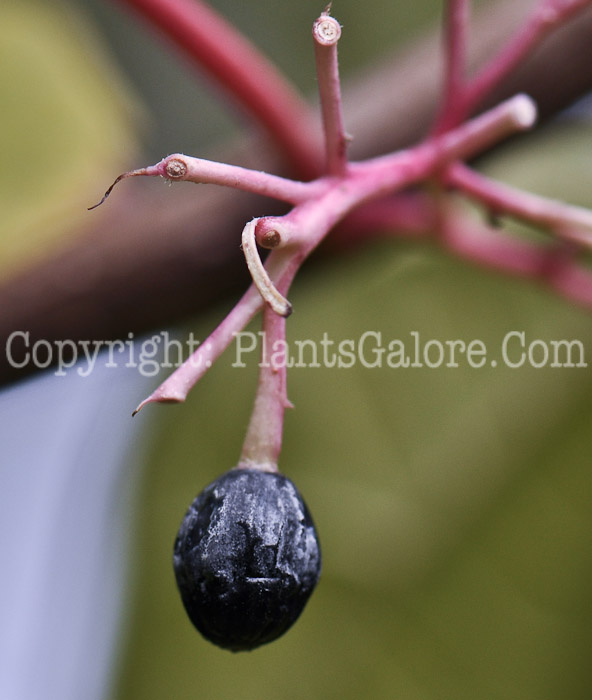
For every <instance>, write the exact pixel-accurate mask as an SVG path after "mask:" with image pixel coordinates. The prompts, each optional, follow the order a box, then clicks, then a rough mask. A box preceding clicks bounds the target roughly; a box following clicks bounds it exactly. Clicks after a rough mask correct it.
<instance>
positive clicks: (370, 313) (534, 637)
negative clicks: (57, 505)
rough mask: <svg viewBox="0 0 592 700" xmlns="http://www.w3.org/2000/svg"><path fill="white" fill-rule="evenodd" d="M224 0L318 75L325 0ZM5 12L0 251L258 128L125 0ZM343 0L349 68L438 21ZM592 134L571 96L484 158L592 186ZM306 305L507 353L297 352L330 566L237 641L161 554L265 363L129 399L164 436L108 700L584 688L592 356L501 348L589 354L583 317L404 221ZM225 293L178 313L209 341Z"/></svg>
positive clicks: (320, 286) (298, 299) (302, 420)
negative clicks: (317, 39)
mask: <svg viewBox="0 0 592 700" xmlns="http://www.w3.org/2000/svg"><path fill="white" fill-rule="evenodd" d="M213 4H214V5H215V6H216V7H219V8H220V9H221V10H222V12H223V13H224V14H226V15H227V16H229V17H232V18H233V19H234V21H235V22H236V23H237V24H238V25H239V26H240V27H241V28H243V29H244V30H245V31H246V32H247V33H248V34H249V36H250V37H251V38H252V39H253V40H254V41H256V42H257V43H258V44H259V45H260V46H263V47H264V49H265V50H266V52H267V53H268V54H270V55H271V56H272V57H273V58H274V59H275V60H276V61H277V62H278V63H279V64H280V65H281V66H282V67H283V68H284V69H285V70H286V71H287V72H288V74H289V75H290V76H291V77H292V78H293V79H294V80H295V81H296V82H297V83H298V85H299V86H300V87H302V88H303V89H304V90H305V91H306V92H307V93H309V94H313V92H314V87H315V77H314V63H313V57H312V49H311V45H310V44H311V42H310V25H311V22H312V20H313V19H314V18H315V16H317V15H318V13H319V11H320V10H322V9H323V7H322V6H319V3H316V2H312V1H311V0H303V1H301V2H297V3H296V2H294V3H292V2H282V3H273V4H270V3H263V2H249V3H236V2H230V1H229V0H225V1H223V2H222V1H219V2H215V3H213ZM1 12H2V15H3V17H4V19H3V21H2V23H0V36H1V37H2V45H1V46H0V51H2V54H3V56H2V61H0V80H1V81H2V82H3V85H2V86H1V87H2V90H1V92H2V95H3V99H7V100H9V101H10V100H12V102H9V103H8V108H7V109H3V110H2V116H1V117H0V119H1V120H2V123H3V129H2V130H0V138H1V139H2V149H1V156H0V157H1V158H2V160H3V163H2V165H3V167H2V169H1V170H0V172H1V173H2V174H1V175H0V177H1V178H2V182H1V192H2V194H1V195H0V196H1V197H2V199H1V203H2V210H3V212H4V216H3V221H2V222H1V224H0V225H1V230H0V246H1V247H0V251H1V254H2V257H1V258H0V260H1V262H2V265H3V266H4V268H5V269H8V270H12V269H14V268H15V267H16V268H18V267H19V266H20V265H22V264H24V262H25V261H26V260H30V259H31V256H38V255H41V254H42V252H43V250H44V249H47V250H49V249H51V246H56V245H59V244H60V243H61V242H62V240H63V235H64V231H65V230H66V228H67V229H68V230H70V229H71V227H70V226H68V227H64V226H62V225H61V224H62V222H63V221H64V220H66V219H67V220H68V221H72V219H71V218H70V217H76V216H78V217H81V207H83V206H86V205H88V203H89V202H90V203H92V202H93V201H95V200H96V194H97V192H99V193H100V192H102V191H103V190H104V185H105V182H109V181H110V180H111V179H112V175H113V174H114V173H115V174H117V173H118V172H120V170H121V166H122V165H123V167H127V166H132V167H135V166H136V162H135V161H133V162H130V161H131V160H132V158H135V159H137V158H140V159H141V162H144V159H147V160H146V162H150V161H151V158H154V157H160V156H162V155H164V154H166V153H169V152H173V151H187V152H193V153H200V152H202V151H204V150H205V151H207V152H208V154H209V155H213V154H214V153H215V146H216V144H217V143H218V142H221V141H222V140H223V139H224V138H226V137H227V136H228V135H229V134H232V133H233V132H236V131H238V130H240V129H241V128H242V123H241V120H240V119H238V118H236V116H233V115H232V114H230V115H229V113H228V111H227V109H226V107H225V105H224V104H220V103H218V101H217V100H216V98H215V95H214V93H213V92H212V91H211V90H210V89H209V86H208V85H207V83H205V82H201V81H194V80H193V74H192V73H191V72H190V71H187V70H186V69H185V68H184V67H183V65H182V64H180V63H179V62H178V61H177V59H176V58H175V56H174V55H169V54H167V52H166V50H165V48H164V46H161V45H159V44H157V43H155V42H154V39H153V37H152V35H151V34H150V33H149V32H144V30H143V28H141V27H138V26H137V24H136V23H135V22H134V21H133V20H132V19H131V17H130V16H129V15H127V14H126V13H124V12H123V11H122V10H121V8H120V7H119V6H118V5H117V4H116V3H102V2H92V3H86V2H78V3H74V2H71V3H70V4H67V5H66V4H62V3H61V2H60V3H57V2H56V3H51V4H47V3H42V2H33V1H32V0H26V1H23V0H21V1H20V2H10V1H9V2H6V3H4V5H3V8H2V10H1ZM333 12H334V14H335V16H337V17H338V18H339V19H340V21H341V22H342V24H343V25H344V34H343V38H342V42H341V45H340V57H341V63H342V67H343V72H344V73H345V74H346V75H347V74H348V73H349V74H351V73H352V72H355V71H356V70H358V69H359V68H360V67H361V66H362V65H364V64H366V63H368V62H371V61H372V60H373V59H374V57H375V56H377V55H381V54H383V53H384V52H385V51H386V50H387V49H388V48H391V47H392V46H393V45H394V44H395V43H396V42H399V41H403V40H409V38H410V37H411V36H412V35H413V34H414V33H415V32H417V31H420V30H421V29H423V28H426V27H428V26H430V25H431V24H433V23H435V22H436V21H438V19H439V12H440V3H439V2H434V1H432V2H430V1H429V0H421V1H418V2H410V1H407V0H405V1H404V2H400V3H393V2H387V1H386V0H380V1H376V2H374V1H373V2H372V3H371V4H370V5H369V4H368V3H366V4H362V3H358V2H354V0H340V1H339V3H334V6H333ZM19 32H20V33H19ZM31 47H35V48H37V49H39V52H38V53H34V52H32V51H31ZM99 47H100V48H99ZM90 49H92V50H90ZM74 58H75V60H73V59H74ZM15 71H20V73H16V72H15ZM35 77H36V80H33V78H35ZM50 78H51V80H53V82H51V81H50ZM5 95H6V96H7V97H6V98H5V97H4V96H5ZM171 105H173V107H172V108H171ZM140 114H141V115H142V116H138V115H140ZM221 115H225V116H221ZM33 117H34V119H33ZM32 120H33V121H32ZM346 121H347V115H346ZM591 136H592V126H591V123H590V121H589V120H588V121H586V120H585V119H583V118H582V117H579V118H575V117H572V118H568V117H564V118H562V119H560V120H557V121H556V123H554V124H553V125H551V126H549V127H546V128H545V129H544V130H542V131H541V133H539V134H536V135H534V136H532V137H530V138H525V139H523V140H521V141H520V142H517V143H515V144H513V145H512V146H511V147H508V148H506V149H502V150H500V152H499V153H497V154H496V155H495V156H494V157H491V158H489V159H488V160H487V161H486V162H484V163H483V168H484V169H485V170H486V171H488V172H490V173H491V174H493V175H495V176H496V177H499V178H500V179H502V180H504V181H506V182H511V183H513V184H518V185H521V186H524V187H527V188H531V189H533V190H534V191H536V192H539V193H542V194H549V195H553V196H555V197H562V198H565V199H568V200H569V201H571V202H574V203H578V204H583V205H588V206H592V195H591V193H590V188H589V182H590V181H591V177H592V139H591ZM140 151H143V153H144V154H145V155H141V156H138V155H137V154H138V153H139V152H140ZM134 153H135V154H136V155H132V154H134ZM34 158H37V160H36V161H34V160H33V159H34ZM21 159H23V160H22V161H21ZM15 160H16V162H17V163H19V162H25V163H27V164H28V166H27V168H25V169H23V168H22V167H18V168H15V167H13V164H14V163H15ZM32 163H38V166H37V167H31V164H32ZM73 173H75V174H76V176H73ZM136 186H138V187H141V186H142V185H141V183H140V182H139V183H136ZM32 205H33V206H32ZM264 213H265V212H261V214H264ZM41 233H43V236H42V235H41ZM163 235H165V234H163ZM238 236H239V232H238V231H237V241H238ZM291 301H292V302H293V304H294V307H295V310H296V313H294V315H293V316H292V317H291V318H290V321H289V324H288V333H289V339H290V340H296V339H309V338H310V339H316V340H320V339H321V337H322V336H323V333H327V334H328V336H329V337H330V338H332V339H334V340H335V341H336V342H339V341H340V340H343V339H348V338H353V339H357V338H359V337H360V336H361V335H362V334H363V333H364V332H366V331H376V332H380V333H382V336H383V339H384V341H385V342H388V341H390V340H393V339H400V340H402V341H403V342H404V343H405V345H406V346H407V347H408V348H409V349H411V348H412V336H411V335H410V334H411V333H412V332H413V331H416V332H418V333H419V335H420V337H421V338H422V339H424V340H429V339H436V340H439V341H441V342H445V341H446V340H454V339H462V340H464V341H465V342H467V343H468V342H470V341H471V340H473V339H480V340H482V341H483V342H484V343H485V345H486V346H487V348H488V352H489V355H488V357H489V358H491V359H496V360H497V362H498V364H497V367H491V366H490V364H489V362H488V364H487V366H486V367H484V368H482V369H472V368H470V367H468V366H467V365H466V363H464V362H462V361H461V363H460V365H461V366H460V367H459V368H445V367H440V368H434V369H429V368H423V369H414V368H408V369H390V368H383V369H377V368H375V369H369V368H364V367H362V366H359V365H358V366H356V367H354V368H351V369H341V370H339V369H336V368H335V369H326V368H325V369H323V368H316V369H315V368H302V369H294V370H292V371H291V372H290V374H289V395H290V398H291V400H292V402H293V403H294V405H295V410H293V411H290V412H289V413H288V414H287V419H286V436H285V445H284V450H283V454H282V459H281V465H280V466H281V469H282V471H283V472H284V473H286V474H287V475H288V476H290V477H291V478H292V479H293V480H294V482H295V483H296V484H297V486H298V487H299V489H300V490H301V492H302V493H303V495H304V497H305V499H306V501H307V503H308V505H309V507H310V509H311V511H312V513H313V516H314V518H315V520H316V524H317V528H318V530H319V533H320V537H321V543H322V547H323V556H324V562H323V563H324V568H323V576H322V580H321V583H320V585H319V587H318V589H317V591H316V593H315V594H314V595H313V597H312V598H311V600H310V602H309V604H308V606H307V608H306V610H305V612H304V613H303V615H302V618H301V619H300V620H299V622H298V623H297V624H296V625H295V627H294V628H293V629H292V630H291V631H290V632H289V633H287V634H286V635H285V637H283V638H282V639H281V640H279V641H277V642H275V643H273V644H271V645H269V646H267V647H263V648H261V649H259V650H256V651H254V652H252V653H247V654H239V655H233V654H230V653H228V652H225V651H222V650H219V649H217V648H215V647H213V646H211V645H210V644H208V643H207V642H205V641H203V640H202V639H201V638H200V637H199V636H198V635H197V633H196V632H195V631H194V630H193V628H192V627H191V625H190V623H189V622H188V620H187V619H186V617H185V615H184V612H183V610H182V606H181V603H180V600H179V598H178V595H177V593H176V590H175V586H174V580H173V573H172V566H171V553H172V543H173V540H174V537H175V534H176V530H177V528H178V526H179V523H180V520H181V518H182V516H183V513H184V511H185V509H186V507H187V506H188V504H189V502H190V501H191V500H192V499H193V497H194V496H195V494H196V493H197V492H198V491H200V490H201V488H203V486H204V485H205V484H206V483H208V482H209V481H211V480H212V479H214V478H216V476H218V475H219V474H220V473H221V472H222V471H224V470H226V469H228V468H229V467H231V466H232V465H233V464H235V463H236V460H237V457H238V454H239V451H240V447H241V444H242V439H243V436H244V430H245V427H246V424H247V420H248V416H249V412H250V408H251V402H252V397H253V392H254V387H255V381H256V361H255V358H252V359H251V361H250V364H249V367H248V368H247V369H237V368H233V367H232V363H233V362H234V359H235V355H234V350H233V349H232V348H231V349H230V350H229V351H228V352H227V353H226V354H225V355H224V356H223V357H222V358H221V359H220V360H219V362H218V364H217V365H216V366H215V367H214V368H213V369H212V371H211V372H210V373H209V374H208V375H206V377H205V378H204V379H203V380H202V382H201V383H200V384H199V385H198V386H197V387H196V389H195V390H194V391H193V393H192V395H191V397H190V398H189V400H188V401H187V402H186V403H185V404H184V405H182V406H173V407H152V408H148V409H146V410H145V411H144V412H143V414H141V415H140V416H139V417H138V418H137V419H136V420H145V421H146V435H145V439H146V440H147V441H148V442H149V443H150V445H151V448H150V450H149V453H150V454H149V459H148V463H147V464H146V465H145V470H144V474H143V480H142V484H141V489H140V493H139V497H138V503H139V508H138V512H137V513H136V514H135V515H134V518H133V521H134V528H135V530H134V532H135V542H136V545H135V552H136V557H135V560H134V561H133V562H132V564H133V566H132V569H133V588H132V591H131V594H130V596H129V619H127V620H125V621H124V631H123V633H122V642H121V663H120V667H119V669H118V671H119V673H118V682H117V689H116V692H115V696H114V697H115V698H116V700H140V698H141V699H142V700H156V699H159V700H160V699H161V698H163V697H169V698H175V700H186V699H189V698H200V699H203V700H219V699H220V700H221V699H225V700H226V699H228V698H241V699H244V700H251V699H252V700H255V699H257V700H267V699H269V700H271V699H272V698H273V699H274V700H276V699H277V698H282V699H286V700H300V699H303V698H340V699H342V700H343V699H347V698H360V697H369V698H393V697H396V698H401V700H437V699H438V700H439V699H442V700H443V699H447V700H451V699H453V698H454V700H464V699H465V698H466V700H475V699H476V698H486V699H488V700H497V699H498V698H499V700H502V699H503V700H508V699H509V698H520V700H531V699H532V700H554V699H557V700H560V699H561V700H564V699H565V698H570V699H580V698H581V699H582V700H583V699H584V698H589V697H590V688H591V687H592V677H591V676H592V671H591V669H592V664H591V658H590V656H591V655H590V649H592V594H591V590H592V508H591V505H592V486H591V480H590V464H591V457H590V455H591V454H592V431H591V430H590V428H591V419H592V401H591V399H590V396H591V390H592V376H591V373H590V369H589V368H551V367H545V368H540V369H535V368H532V367H522V368H519V369H512V368H509V367H504V366H503V363H502V361H501V345H502V342H503V339H504V337H505V335H506V334H507V333H508V332H511V331H523V332H524V333H525V337H526V339H527V342H530V341H532V340H535V339H541V340H543V341H546V342H549V341H551V340H561V339H566V340H574V339H577V340H580V341H581V342H582V343H583V345H584V347H585V348H586V352H587V355H586V360H587V362H588V363H589V362H590V361H591V360H592V317H591V316H590V314H589V313H588V312H584V311H582V310H580V309H577V308H575V307H573V306H572V305H570V304H568V303H566V302H564V301H562V300H561V299H559V298H557V297H555V296H554V295H552V294H551V293H549V292H547V291H545V290H543V289H541V288H539V287H537V286H535V285H533V284H531V283H529V282H525V281H521V280H515V279H512V278H509V277H505V276H503V275H499V274H494V273H491V272H487V271H484V270H481V269H477V268H473V267H470V266H468V265H466V264H464V263H462V262H459V261H457V260H455V259H453V258H451V257H450V256H449V255H448V254H446V253H444V252H442V251H440V250H437V249H435V248H434V247H431V246H423V245H415V244H413V245H412V244H410V243H404V242H400V241H394V240H393V241H382V242H380V243H375V244H373V245H370V246H367V247H365V248H360V249H359V250H356V251H354V252H351V253H349V254H347V255H343V256H342V257H336V258H335V259H334V260H331V261H325V262H324V263H323V264H322V265H310V266H309V267H308V268H307V269H306V270H305V271H303V273H302V275H301V276H300V277H299V278H298V280H297V282H296V284H295V285H294V288H293V291H292V294H291ZM228 309H229V304H228V303H226V304H223V305H221V306H220V308H218V309H212V310H211V313H210V314H208V315H207V316H204V317H202V318H199V319H194V320H193V321H192V322H191V323H188V325H187V328H186V329H181V330H180V332H181V333H182V334H183V333H186V332H187V333H188V332H189V331H192V332H193V334H194V336H195V337H196V338H199V339H203V338H205V336H206V335H207V333H209V331H211V330H212V328H213V327H214V326H215V325H216V324H217V323H218V321H219V320H220V319H221V318H222V316H223V314H224V313H226V312H227V311H228ZM257 329H258V326H257V325H256V324H254V325H253V327H252V330H254V331H256V330H257ZM181 337H182V336H181ZM130 408H132V407H130ZM149 412H150V416H148V415H144V414H148V413H149Z"/></svg>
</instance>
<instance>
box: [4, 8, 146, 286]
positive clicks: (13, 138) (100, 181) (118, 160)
mask: <svg viewBox="0 0 592 700" xmlns="http://www.w3.org/2000/svg"><path fill="white" fill-rule="evenodd" d="M127 94H128V95H129V93H127ZM0 96H1V97H0V99H1V105H2V109H1V110H0V211H2V218H1V220H0V267H1V268H2V270H3V271H4V272H5V273H6V272H10V273H12V272H14V271H15V270H17V269H20V268H21V267H22V266H23V265H25V264H26V263H27V262H29V261H30V260H31V259H33V258H38V257H41V256H43V255H44V254H45V253H46V252H48V251H51V250H52V249H53V248H54V246H56V245H57V244H60V243H61V242H63V241H64V237H66V236H69V235H73V233H75V230H76V227H77V226H80V225H82V224H83V223H84V222H85V220H87V219H88V215H87V213H86V207H87V206H89V205H90V204H92V203H93V202H92V201H90V200H89V196H90V194H89V193H90V192H93V191H95V188H96V192H100V191H101V188H104V183H105V182H108V181H109V179H110V178H112V176H113V172H114V170H117V171H119V170H120V169H121V168H122V167H124V165H127V163H128V162H129V161H128V159H129V157H130V154H131V153H132V151H133V150H134V149H133V146H134V137H133V132H132V130H131V124H130V121H131V119H130V117H131V112H130V109H131V105H132V103H131V101H130V99H129V96H128V97H125V98H124V90H123V86H122V83H121V78H120V77H119V74H118V72H117V71H116V70H115V67H114V66H113V65H110V63H109V60H108V57H107V55H106V54H105V52H104V51H103V50H102V49H101V48H100V47H99V45H98V43H96V42H95V39H94V37H93V34H92V33H91V31H90V27H89V26H88V25H87V23H86V20H85V19H84V17H83V16H82V15H79V14H78V12H77V11H76V7H75V6H73V7H72V6H69V5H68V6H66V5H63V4H62V3H61V2H52V3H47V2H42V1H41V0H26V1H23V2H20V1H17V0H7V1H6V2H3V3H2V6H1V7H0ZM125 105H127V106H125ZM93 196H94V195H93Z"/></svg>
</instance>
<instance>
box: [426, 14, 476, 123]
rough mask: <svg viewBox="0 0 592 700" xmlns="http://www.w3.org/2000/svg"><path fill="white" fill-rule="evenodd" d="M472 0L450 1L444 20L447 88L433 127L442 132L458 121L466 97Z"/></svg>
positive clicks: (445, 78) (445, 85) (445, 87)
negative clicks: (459, 109)
mask: <svg viewBox="0 0 592 700" xmlns="http://www.w3.org/2000/svg"><path fill="white" fill-rule="evenodd" d="M469 12H470V0H448V2H447V3H446V14H445V23H444V42H445V43H444V47H445V64H444V91H443V94H442V103H441V106H440V111H439V115H438V117H437V119H436V122H435V124H434V126H433V128H432V133H433V134H441V133H442V132H444V131H446V129H447V128H450V126H452V125H453V124H454V113H455V111H456V104H457V102H458V101H459V100H462V97H463V90H464V85H465V71H466V66H467V44H468V39H467V34H468V29H469Z"/></svg>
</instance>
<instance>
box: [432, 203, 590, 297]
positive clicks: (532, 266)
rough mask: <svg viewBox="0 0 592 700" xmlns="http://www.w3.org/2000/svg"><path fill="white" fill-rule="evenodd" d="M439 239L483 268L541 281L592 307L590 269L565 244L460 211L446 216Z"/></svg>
mask: <svg viewBox="0 0 592 700" xmlns="http://www.w3.org/2000/svg"><path fill="white" fill-rule="evenodd" d="M440 240H441V242H442V243H443V244H444V245H445V246H446V247H447V248H448V249H449V250H451V251H452V252H454V253H455V254H457V255H460V256H461V257H464V258H466V259H467V260H470V261H471V262H472V263H478V264H481V265H484V266H486V267H490V268H494V269H497V270H502V271H504V272H508V273H510V274H512V275H516V276H519V277H529V278H531V279H538V280H540V281H541V282H544V283H545V284H546V285H547V286H549V287H550V288H551V289H553V290H554V291H556V292H558V293H559V294H561V295H562V296H563V297H565V298H566V299H569V300H570V301H572V302H576V303H578V304H580V305H582V306H585V307H587V308H591V307H592V270H590V269H587V268H585V267H582V266H581V265H578V264H577V263H576V262H575V261H574V253H576V251H575V250H574V249H573V248H571V247H570V246H569V245H566V244H565V243H562V242H559V243H555V244H554V245H537V244H535V243H532V242H531V241H525V240H517V239H516V238H514V237H512V236H509V235H508V234H506V233H504V232H503V231H500V230H499V229H492V228H490V227H488V226H486V225H485V224H479V223H478V222H475V221H474V219H469V218H467V217H465V216H463V215H461V214H456V215H454V216H452V217H449V218H448V220H447V222H446V226H445V230H444V232H443V237H442V238H441V239H440Z"/></svg>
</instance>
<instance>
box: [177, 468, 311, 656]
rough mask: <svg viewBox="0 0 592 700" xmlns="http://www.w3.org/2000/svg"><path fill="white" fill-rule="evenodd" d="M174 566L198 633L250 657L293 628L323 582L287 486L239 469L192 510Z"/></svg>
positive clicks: (272, 476) (305, 519) (303, 511)
mask: <svg viewBox="0 0 592 700" xmlns="http://www.w3.org/2000/svg"><path fill="white" fill-rule="evenodd" d="M173 564H174V568H175V576H176V579H177V585H178V587H179V591H180V593H181V598H182V600H183V605H184V606H185V610H186V611H187V614H188V615H189V618H190V620H191V621H192V622H193V624H194V625H195V627H196V628H197V629H198V630H199V631H200V632H201V634H203V636H204V637H206V639H209V640H210V641H211V642H213V643H214V644H217V645H218V646H221V647H223V648H225V649H230V650H232V651H246V650H249V649H254V648H255V647H258V646H260V645H261V644H266V643H267V642H271V641H273V640H274V639H277V637H279V636H281V635H282V634H283V633H284V632H285V631H286V630H287V629H288V628H289V627H290V626H291V625H292V624H293V623H294V622H295V621H296V619H297V618H298V616H299V615H300V613H301V612H302V610H303V608H304V606H305V604H306V601H307V600H308V598H309V597H310V594H311V593H312V591H313V589H314V587H315V585H316V583H317V581H318V579H319V575H320V571H321V553H320V548H319V541H318V538H317V533H316V531H315V527H314V524H313V522H312V518H311V517H310V513H309V512H308V508H307V507H306V504H305V503H304V501H303V500H302V496H301V495H300V493H299V492H298V490H297V489H296V487H295V486H294V484H293V483H292V482H291V481H290V479H287V478H286V477H285V476H283V475H281V474H277V473H272V472H264V471H259V470H256V469H243V468H235V469H231V470H230V471H228V472H225V473H224V474H222V476H220V477H219V478H218V479H216V480H215V481H214V482H212V483H211V484H210V485H209V486H206V488H205V489H204V490H203V491H202V492H201V493H200V494H199V495H198V496H197V498H196V499H195V500H194V501H193V503H192V504H191V506H190V507H189V509H188V511H187V513H186V515H185V518H184V519H183V522H182V523H181V527H180V529H179V533H178V535H177V539H176V540H175V549H174V557H173Z"/></svg>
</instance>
